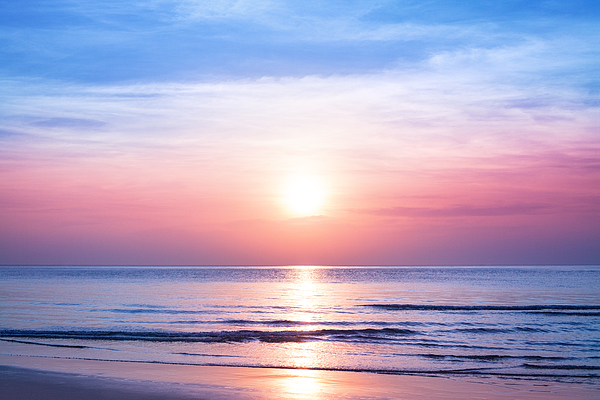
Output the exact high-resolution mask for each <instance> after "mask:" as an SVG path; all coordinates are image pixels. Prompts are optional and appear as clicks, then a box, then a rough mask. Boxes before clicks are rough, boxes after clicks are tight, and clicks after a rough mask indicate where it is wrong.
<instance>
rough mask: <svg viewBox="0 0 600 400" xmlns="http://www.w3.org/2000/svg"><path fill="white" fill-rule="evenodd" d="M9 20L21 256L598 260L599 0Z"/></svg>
mask: <svg viewBox="0 0 600 400" xmlns="http://www.w3.org/2000/svg"><path fill="white" fill-rule="evenodd" d="M0 10H2V11H0V60H1V62H0V88H1V90H0V264H60V265H73V264H75V265H129V264H132V265H140V264H146V265H481V264H484V265H504V264H507V265H515V264H517V265H526V264H600V244H599V243H600V68H598V66H599V65H600V34H599V33H598V32H600V2H598V1H597V0H589V1H588V0H573V1H559V0H548V1H537V0H527V1H520V0H505V1H500V2H499V1H497V0H496V1H488V0H477V1H469V0H464V1H458V0H440V1H436V0H431V1H412V0H406V1H399V0H397V1H391V0H390V1H388V0H381V1H380V0H371V1H364V0H346V1H337V0H329V1H320V0H315V1H310V2H299V1H292V0H254V1H245V0H238V1H235V0H222V1H213V0H207V1H200V0H146V1H138V0H118V1H117V0H106V1H101V2H98V1H96V0H21V1H18V2H17V1H13V0H0Z"/></svg>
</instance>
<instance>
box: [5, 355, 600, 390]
mask: <svg viewBox="0 0 600 400" xmlns="http://www.w3.org/2000/svg"><path fill="white" fill-rule="evenodd" d="M0 389H2V390H1V391H2V392H3V393H5V394H6V395H7V396H8V397H6V398H7V399H13V398H14V399H17V398H18V399H23V400H46V399H52V398H61V397H62V398H87V399H90V400H104V399H111V398H120V399H124V400H125V399H127V400H137V399H148V400H159V399H181V400H187V399H240V400H246V399H273V398H285V399H324V400H325V399H353V398H354V399H364V398H369V399H390V398H403V399H432V398H435V399H443V400H464V399H465V396H466V395H468V398H472V399H490V400H508V399H524V400H538V399H539V400H542V399H551V400H554V399H556V400H558V399H594V398H598V397H599V396H600V387H597V386H592V385H586V384H580V383H560V382H548V381H537V380H516V379H515V380H513V379H498V378H473V377H469V378H467V377H465V378H461V377H432V376H414V375H386V374H374V373H367V372H346V371H321V370H301V369H300V370H295V369H280V368H260V367H253V368H246V367H224V366H194V365H179V364H156V363H138V362H130V361H123V362H114V361H96V360H81V359H66V358H39V357H27V356H14V355H0Z"/></svg>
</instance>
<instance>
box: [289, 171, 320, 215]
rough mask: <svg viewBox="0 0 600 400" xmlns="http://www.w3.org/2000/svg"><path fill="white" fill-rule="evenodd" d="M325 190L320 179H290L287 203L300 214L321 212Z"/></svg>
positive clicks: (293, 210) (291, 209) (296, 213)
mask: <svg viewBox="0 0 600 400" xmlns="http://www.w3.org/2000/svg"><path fill="white" fill-rule="evenodd" d="M324 197H325V196H324V191H323V188H322V186H321V185H320V183H319V181H318V180H316V179H314V178H308V177H301V178H293V179H291V180H290V182H289V184H288V186H287V190H286V193H285V198H284V201H285V204H286V205H287V207H288V208H289V209H290V211H291V212H292V213H294V214H295V215H298V216H308V215H316V214H319V213H320V212H321V208H322V207H323V201H324Z"/></svg>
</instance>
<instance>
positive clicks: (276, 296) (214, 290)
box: [0, 266, 600, 385]
mask: <svg viewBox="0 0 600 400" xmlns="http://www.w3.org/2000/svg"><path fill="white" fill-rule="evenodd" d="M0 354H3V355H13V356H24V357H43V358H76V359H86V360H109V361H136V362H145V363H158V364H160V363H164V364H189V365H210V366H240V367H271V368H286V369H315V370H340V371H358V372H371V373H385V374H405V375H406V374H410V375H423V376H463V377H464V376H469V377H476V378H485V377H495V378H507V379H536V380H540V379H541V380H548V381H569V382H581V383H588V384H592V385H597V384H598V383H600V380H599V378H600V267H599V266H545V267H538V266H535V267H528V266H524V267H326V266H294V267H285V266H282V267H140V266H123V267H112V266H111V267H85V266H69V267H56V266H43V267H27V266H10V267H8V266H5V267H0Z"/></svg>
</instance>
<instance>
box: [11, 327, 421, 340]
mask: <svg viewBox="0 0 600 400" xmlns="http://www.w3.org/2000/svg"><path fill="white" fill-rule="evenodd" d="M417 333H418V332H416V331H414V330H410V329H396V328H382V329H372V328H368V329H319V330H307V331H298V330H291V331H256V330H237V331H218V332H168V331H166V332H165V331H100V330H98V331H91V330H85V331H75V330H69V331H48V330H18V329H4V330H0V337H9V338H15V337H18V338H31V339H33V338H36V339H71V340H73V339H75V340H107V341H126V340H136V341H148V342H202V343H243V342H253V341H258V342H264V343H286V342H306V341H316V340H334V341H387V340H395V339H397V338H398V337H402V336H407V335H415V334H417Z"/></svg>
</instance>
